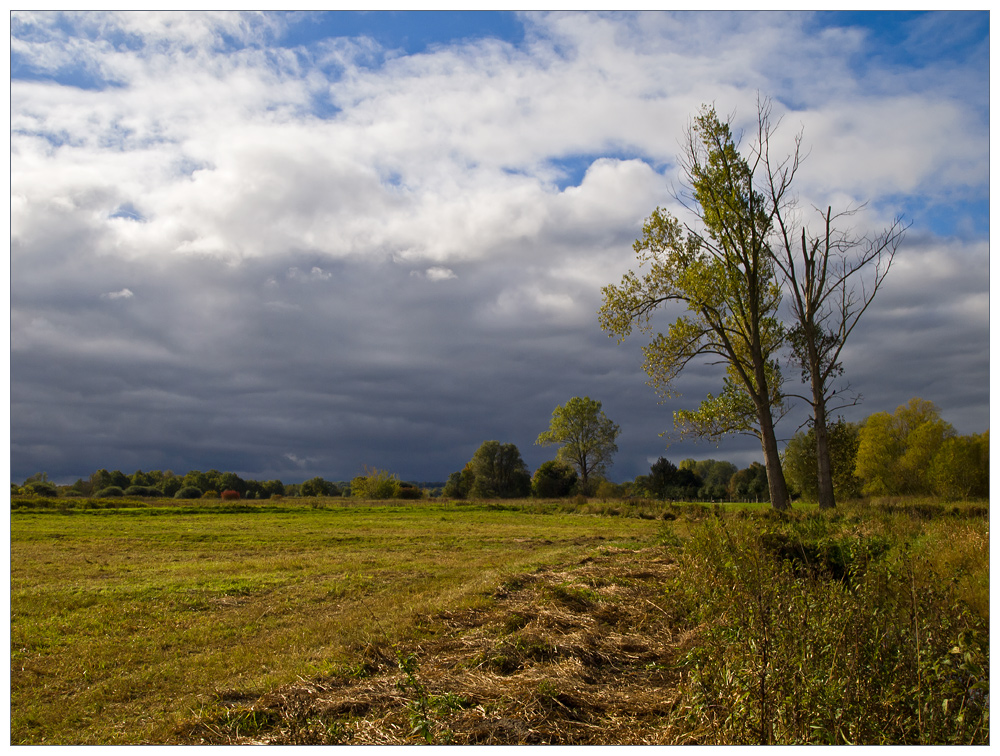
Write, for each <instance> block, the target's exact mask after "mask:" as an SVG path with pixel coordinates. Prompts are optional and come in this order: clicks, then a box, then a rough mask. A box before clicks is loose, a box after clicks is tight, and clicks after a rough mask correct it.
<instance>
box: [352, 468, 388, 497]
mask: <svg viewBox="0 0 1000 756" xmlns="http://www.w3.org/2000/svg"><path fill="white" fill-rule="evenodd" d="M365 473H366V474H365V475H359V476H358V477H357V478H355V479H354V480H352V481H351V496H356V497H357V498H359V499H370V500H373V501H376V500H384V499H393V498H395V497H396V493H397V491H398V490H399V478H397V477H396V476H395V475H391V474H390V473H389V472H388V471H386V470H379V469H377V468H374V467H373V468H371V469H368V468H366V469H365Z"/></svg>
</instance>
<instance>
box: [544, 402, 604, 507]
mask: <svg viewBox="0 0 1000 756" xmlns="http://www.w3.org/2000/svg"><path fill="white" fill-rule="evenodd" d="M601 407H602V405H601V403H600V402H599V401H597V400H595V399H591V398H590V397H589V396H584V397H579V396H574V397H573V398H572V399H570V400H569V401H568V402H566V404H563V405H560V406H558V407H556V408H555V409H554V410H553V411H552V420H551V422H550V423H549V429H548V430H547V431H544V432H542V433H540V434H539V436H538V439H537V440H536V441H535V443H536V444H541V445H543V446H548V445H551V444H560V445H561V446H560V449H559V451H558V452H557V453H556V458H557V459H560V460H562V461H563V462H566V463H567V464H569V465H572V466H573V468H574V469H575V470H576V471H577V473H578V474H579V476H580V487H581V488H582V489H583V491H584V492H585V493H589V492H590V482H591V478H593V477H594V476H596V475H604V474H606V473H607V470H608V468H609V467H610V466H611V461H612V459H613V458H614V455H615V454H616V453H617V452H618V445H617V444H616V443H615V439H617V438H618V434H619V433H620V432H621V428H619V427H618V426H617V425H615V423H613V422H611V420H610V419H609V418H608V416H607V415H605V414H604V410H603V409H602V408H601Z"/></svg>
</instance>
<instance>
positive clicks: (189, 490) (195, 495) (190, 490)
mask: <svg viewBox="0 0 1000 756" xmlns="http://www.w3.org/2000/svg"><path fill="white" fill-rule="evenodd" d="M174 498H175V499H200V498H201V489H200V488H195V487H194V486H184V487H183V488H181V489H179V490H178V491H177V493H175V494H174Z"/></svg>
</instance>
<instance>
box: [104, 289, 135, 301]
mask: <svg viewBox="0 0 1000 756" xmlns="http://www.w3.org/2000/svg"><path fill="white" fill-rule="evenodd" d="M134 296H135V294H133V293H132V290H131V289H122V290H121V291H110V292H108V293H107V294H101V299H131V298H132V297H134Z"/></svg>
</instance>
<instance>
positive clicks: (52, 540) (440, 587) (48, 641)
mask: <svg viewBox="0 0 1000 756" xmlns="http://www.w3.org/2000/svg"><path fill="white" fill-rule="evenodd" d="M28 502H30V503H31V506H29V505H28ZM73 503H74V504H76V503H77V502H73ZM41 504H43V501H41V500H38V501H31V500H25V501H24V502H22V506H21V507H20V508H18V509H16V510H14V511H13V512H12V515H11V741H12V743H92V744H93V743H405V742H454V743H760V742H769V743H985V742H988V733H989V703H988V702H989V677H988V670H989V634H988V633H989V630H988V627H989V521H988V509H987V507H986V505H985V503H963V504H960V505H951V504H948V505H944V504H940V503H938V502H935V501H930V500H926V501H913V500H881V501H874V502H868V503H863V502H855V503H851V504H849V505H847V506H843V507H841V508H840V509H839V510H837V511H835V512H819V511H818V510H815V509H813V508H806V507H797V508H796V509H794V510H793V511H792V512H791V513H778V512H774V511H772V510H770V509H768V508H765V507H764V506H762V505H756V506H746V505H744V506H732V505H726V506H722V505H717V506H707V505H698V504H695V505H676V504H664V503H659V502H641V501H639V502H630V503H621V502H617V503H616V502H599V501H587V500H582V499H579V500H559V501H555V500H553V501H540V500H522V501H505V502H503V503H495V502H494V503H491V502H477V503H475V504H469V503H465V502H454V501H431V502H429V501H426V500H425V501H416V502H413V503H412V504H403V503H402V502H399V501H395V502H391V503H386V504H381V505H377V504H364V505H359V504H358V503H357V502H351V501H349V500H335V499H313V500H285V501H283V502H280V503H278V504H277V505H275V503H273V502H272V503H270V504H268V503H265V502H261V503H260V504H253V505H251V504H249V503H247V502H236V503H230V504H227V503H224V502H212V503H203V502H190V503H186V504H184V505H183V506H178V502H176V501H163V502H145V503H144V505H142V506H130V505H129V503H128V502H125V501H122V500H121V499H117V500H112V501H109V502H100V501H93V502H92V503H91V506H90V507H87V508H84V507H83V506H81V507H80V508H67V507H64V508H62V509H60V507H59V506H58V504H57V502H52V504H53V505H55V506H52V507H50V508H44V507H42V506H39V505H41Z"/></svg>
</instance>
